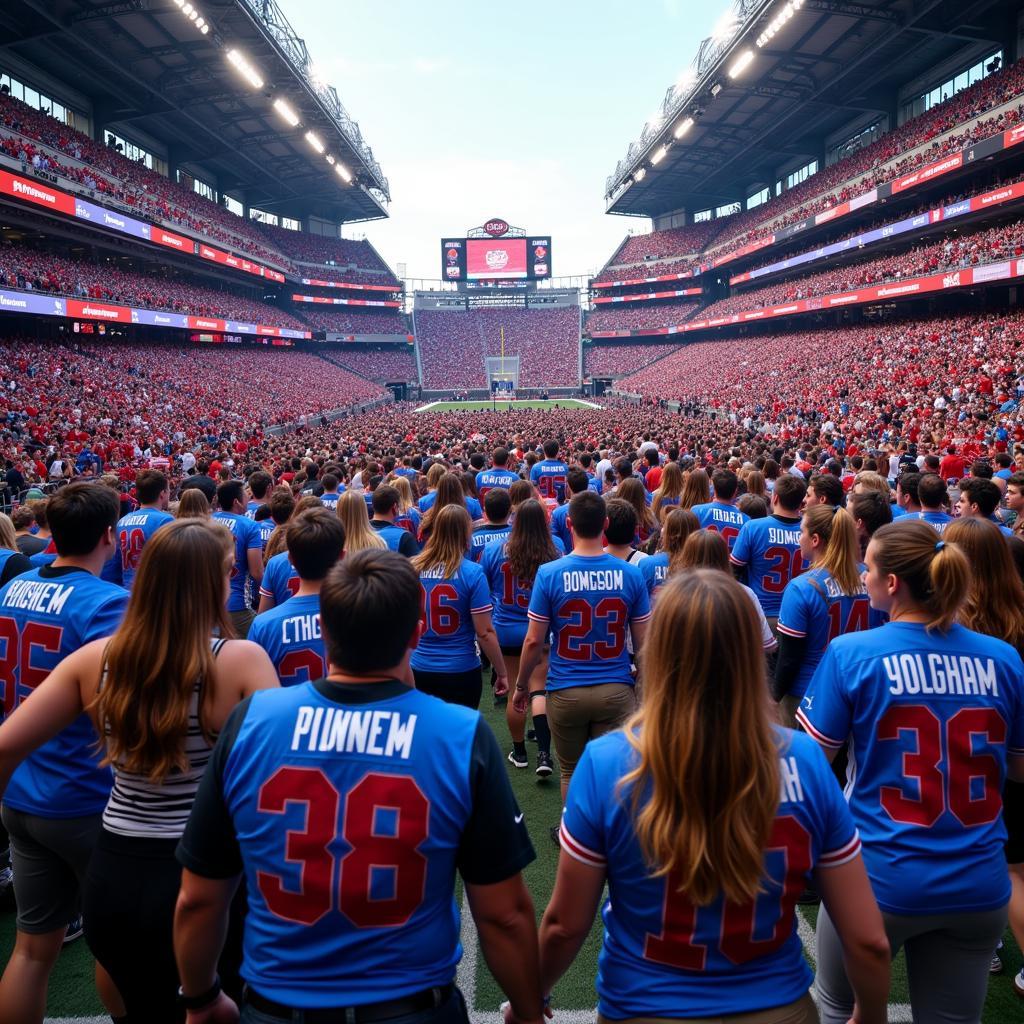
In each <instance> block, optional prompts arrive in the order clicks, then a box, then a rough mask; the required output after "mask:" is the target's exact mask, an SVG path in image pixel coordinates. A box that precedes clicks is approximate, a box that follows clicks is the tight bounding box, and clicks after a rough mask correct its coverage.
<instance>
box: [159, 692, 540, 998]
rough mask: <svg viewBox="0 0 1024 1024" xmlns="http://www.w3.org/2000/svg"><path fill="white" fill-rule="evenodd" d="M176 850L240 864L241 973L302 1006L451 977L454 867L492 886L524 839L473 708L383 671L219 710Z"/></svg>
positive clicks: (455, 946) (520, 853) (527, 857)
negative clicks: (243, 897) (385, 676)
mask: <svg viewBox="0 0 1024 1024" xmlns="http://www.w3.org/2000/svg"><path fill="white" fill-rule="evenodd" d="M218 836H220V837H226V841H225V839H221V840H219V841H218V839H217V838H216V837H218ZM178 859H179V860H180V861H181V863H182V864H184V865H185V866H186V867H188V868H189V869H190V870H193V871H196V872H198V873H199V874H200V875H202V876H204V877H217V878H223V877H230V876H231V875H233V874H236V873H238V872H240V871H242V870H244V872H245V876H246V881H247V885H246V890H247V899H248V906H249V910H248V915H247V917H246V921H245V956H244V962H243V966H242V974H243V976H244V978H245V981H246V982H247V983H248V984H249V985H251V986H252V988H253V989H254V990H256V991H257V992H259V993H260V994H261V995H263V996H265V997H266V998H269V999H274V1000H277V1001H279V1002H281V1003H284V1004H286V1005H288V1006H294V1007H298V1008H302V1009H314V1008H322V1007H327V1006H337V1005H338V1004H339V1003H343V1004H344V1005H346V1006H361V1005H366V1004H369V1003H378V1002H380V1001H382V1000H385V999H398V998H402V997H405V996H409V995H411V994H413V993H416V992H421V991H422V990H423V989H424V988H430V987H435V986H443V985H447V984H449V983H451V982H452V981H454V979H455V969H456V965H457V964H458V961H459V959H460V958H461V955H462V949H461V947H460V944H459V932H460V921H459V911H458V906H457V904H456V901H455V873H456V871H458V872H459V874H460V875H461V876H462V878H463V879H464V880H465V882H467V883H469V884H472V885H493V884H496V883H498V882H500V881H504V880H506V879H508V878H511V877H513V876H514V875H515V874H516V873H518V872H519V871H520V870H521V868H522V867H524V866H525V865H526V864H527V863H529V861H531V860H532V859H533V849H532V847H531V846H530V841H529V838H528V836H527V834H526V827H525V825H524V823H523V815H522V813H521V812H520V811H519V809H518V807H517V806H516V802H515V798H514V797H513V795H512V791H511V786H510V785H509V782H508V777H507V774H506V772H505V768H504V764H503V758H502V754H501V751H500V750H499V749H498V745H497V742H496V741H495V739H494V736H493V734H492V733H491V731H490V730H489V729H488V728H487V726H486V724H484V723H483V721H482V719H481V718H480V715H479V714H477V713H476V712H475V711H471V710H469V709H468V708H463V707H459V706H457V705H450V704H444V703H443V702H441V701H439V700H437V699H436V698H434V697H429V696H427V695H426V694H424V693H420V692H418V691H417V690H414V689H411V688H410V687H408V686H406V685H404V684H402V683H400V682H398V681H397V680H389V681H386V682H381V683H366V684H362V685H358V686H339V685H335V684H331V683H329V682H326V681H320V682H317V683H302V684H300V685H298V686H292V687H288V688H287V689H279V690H261V691H260V692H259V693H257V694H254V695H253V696H252V698H251V699H250V700H247V701H245V702H243V703H242V704H241V705H240V706H239V707H238V708H237V709H236V710H235V712H234V713H233V714H232V716H231V718H230V719H229V721H228V723H227V724H226V725H225V728H224V730H223V731H222V732H221V736H220V738H219V740H218V743H217V746H216V748H215V749H214V752H213V754H212V756H211V760H210V765H209V767H208V769H207V772H206V774H205V776H204V779H203V783H202V785H201V786H200V791H199V793H198V794H197V797H196V803H195V805H194V807H193V813H192V818H191V821H190V823H189V827H188V829H187V830H186V832H185V835H184V837H183V838H182V841H181V845H180V846H179V848H178Z"/></svg>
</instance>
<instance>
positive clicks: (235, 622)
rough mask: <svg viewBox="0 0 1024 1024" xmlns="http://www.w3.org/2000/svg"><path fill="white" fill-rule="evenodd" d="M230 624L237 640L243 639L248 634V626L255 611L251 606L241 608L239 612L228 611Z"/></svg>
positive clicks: (254, 616)
mask: <svg viewBox="0 0 1024 1024" xmlns="http://www.w3.org/2000/svg"><path fill="white" fill-rule="evenodd" d="M228 618H229V619H230V620H231V625H232V626H234V627H235V636H236V637H238V639H239V640H245V639H246V638H247V637H248V636H249V627H250V626H251V625H252V620H253V619H255V618H256V613H255V612H254V611H253V610H252V609H251V608H243V609H242V610H241V611H240V612H228Z"/></svg>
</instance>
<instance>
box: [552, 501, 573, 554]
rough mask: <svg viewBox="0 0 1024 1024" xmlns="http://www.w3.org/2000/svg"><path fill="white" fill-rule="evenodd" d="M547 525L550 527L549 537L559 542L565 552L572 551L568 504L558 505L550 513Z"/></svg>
mask: <svg viewBox="0 0 1024 1024" xmlns="http://www.w3.org/2000/svg"><path fill="white" fill-rule="evenodd" d="M549 525H550V527H551V536H552V537H555V538H557V539H558V540H560V541H561V542H562V546H563V547H564V548H565V550H566V551H572V549H573V542H572V528H571V527H570V526H569V502H566V503H565V504H564V505H559V506H558V508H556V509H555V510H554V511H553V512H552V513H551V520H550V523H549Z"/></svg>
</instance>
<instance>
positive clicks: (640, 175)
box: [633, 167, 647, 181]
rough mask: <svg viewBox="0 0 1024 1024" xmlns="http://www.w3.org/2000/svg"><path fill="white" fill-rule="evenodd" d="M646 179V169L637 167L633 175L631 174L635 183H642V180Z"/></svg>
mask: <svg viewBox="0 0 1024 1024" xmlns="http://www.w3.org/2000/svg"><path fill="white" fill-rule="evenodd" d="M646 177H647V168H646V167H638V168H637V169H636V171H635V172H634V174H633V178H634V180H636V181H643V180H644V178H646Z"/></svg>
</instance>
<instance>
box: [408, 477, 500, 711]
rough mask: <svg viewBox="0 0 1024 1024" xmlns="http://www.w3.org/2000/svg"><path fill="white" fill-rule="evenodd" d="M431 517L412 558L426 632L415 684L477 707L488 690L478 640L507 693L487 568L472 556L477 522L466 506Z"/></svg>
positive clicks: (415, 654)
mask: <svg viewBox="0 0 1024 1024" xmlns="http://www.w3.org/2000/svg"><path fill="white" fill-rule="evenodd" d="M452 480H453V482H454V483H455V484H456V485H458V479H457V478H456V477H452ZM459 490H460V492H461V490H462V488H461V487H459ZM430 519H431V531H430V539H429V540H428V541H427V543H426V546H425V547H424V549H423V550H422V551H421V552H420V553H419V554H418V555H417V556H416V557H415V558H414V559H413V560H412V564H413V568H414V569H415V570H416V571H417V572H418V573H419V574H420V586H421V587H422V588H423V633H422V634H421V635H420V641H419V644H418V645H417V647H416V650H415V651H413V655H412V669H413V675H414V676H415V678H416V689H417V690H422V691H423V692H424V693H429V694H432V695H433V696H435V697H440V698H441V699H442V700H446V701H449V702H450V703H452V704H464V705H465V706H466V707H470V708H474V709H475V708H478V707H479V706H480V694H481V692H482V691H483V676H482V674H481V670H480V656H479V654H477V650H476V644H477V641H479V643H480V649H481V650H482V651H483V652H484V654H486V655H487V658H488V660H489V661H490V663H491V664H492V665H493V666H494V669H495V673H496V676H495V684H494V692H495V694H496V695H497V696H501V695H502V694H505V693H508V672H507V670H506V668H505V659H504V657H503V656H502V653H501V647H500V646H499V644H498V637H497V635H496V634H495V632H494V625H493V623H492V622H491V607H492V605H491V593H490V588H489V587H488V586H487V577H486V576H485V575H484V571H483V569H481V568H480V566H479V565H477V564H476V563H475V562H473V561H472V560H471V559H469V558H468V557H467V552H468V551H469V538H470V533H471V531H472V528H473V523H472V520H471V519H470V518H469V513H468V512H467V511H466V510H465V508H464V507H463V506H461V505H445V506H443V507H442V508H440V509H437V510H436V511H434V510H433V509H432V510H431V515H430Z"/></svg>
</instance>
